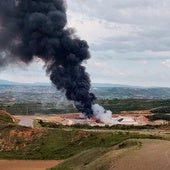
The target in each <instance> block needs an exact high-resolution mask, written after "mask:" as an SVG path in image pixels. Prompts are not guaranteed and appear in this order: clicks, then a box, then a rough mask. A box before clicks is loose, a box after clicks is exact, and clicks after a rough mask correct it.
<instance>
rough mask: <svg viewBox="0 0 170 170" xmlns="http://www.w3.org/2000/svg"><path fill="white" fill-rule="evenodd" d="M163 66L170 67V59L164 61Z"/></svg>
mask: <svg viewBox="0 0 170 170" xmlns="http://www.w3.org/2000/svg"><path fill="white" fill-rule="evenodd" d="M162 64H163V65H164V66H166V67H170V59H167V60H164V61H162Z"/></svg>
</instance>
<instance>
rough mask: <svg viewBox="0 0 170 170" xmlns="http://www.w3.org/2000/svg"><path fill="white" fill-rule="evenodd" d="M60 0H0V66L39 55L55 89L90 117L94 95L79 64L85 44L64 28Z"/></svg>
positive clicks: (86, 53) (84, 57)
mask: <svg viewBox="0 0 170 170" xmlns="http://www.w3.org/2000/svg"><path fill="white" fill-rule="evenodd" d="M66 24H67V18H66V5H65V1H64V0H18V1H15V0H1V1H0V68H1V69H2V68H3V67H4V66H6V65H8V64H12V63H22V62H23V63H30V62H31V61H32V60H33V58H34V57H38V58H41V59H42V60H43V61H44V62H45V65H46V69H47V73H48V74H49V75H50V79H51V81H52V82H53V83H54V84H55V86H56V88H57V89H58V90H61V89H64V90H65V92H66V97H67V98H68V99H69V100H73V101H74V102H75V106H76V107H77V109H78V111H80V112H82V113H84V114H85V115H87V116H92V114H93V111H92V103H93V101H94V99H95V96H94V95H93V94H92V93H89V90H90V79H89V76H88V74H87V73H86V71H85V67H83V66H82V65H81V64H82V62H83V61H84V60H87V59H89V58H90V54H89V51H88V44H87V42H86V41H84V40H80V39H79V38H77V37H76V36H75V34H74V31H73V29H70V28H67V25H66Z"/></svg>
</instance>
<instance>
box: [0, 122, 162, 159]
mask: <svg viewBox="0 0 170 170" xmlns="http://www.w3.org/2000/svg"><path fill="white" fill-rule="evenodd" d="M0 134H1V136H0V138H1V140H3V144H0V150H1V152H0V158H4V159H6V158H7V159H66V158H69V157H71V156H74V155H76V154H79V153H81V152H82V151H85V150H88V149H93V148H99V149H103V148H104V149H107V148H109V147H112V146H115V145H117V144H119V143H121V142H123V141H124V140H126V139H131V138H155V136H153V135H150V134H147V135H144V134H139V133H134V132H132V133H131V132H128V133H126V132H113V131H110V132H109V131H105V132H103V131H100V132H94V131H91V132H90V131H83V130H76V129H74V130H73V129H66V130H64V129H61V128H58V129H43V130H42V129H31V128H26V127H20V126H16V125H8V126H4V127H0ZM156 138H160V137H156ZM4 145H5V146H4ZM11 145H12V147H11ZM4 147H5V148H4ZM8 148H9V149H8Z"/></svg>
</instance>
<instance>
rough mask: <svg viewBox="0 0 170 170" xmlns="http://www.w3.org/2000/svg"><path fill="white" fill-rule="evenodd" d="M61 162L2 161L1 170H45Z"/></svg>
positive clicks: (0, 161) (0, 162)
mask: <svg viewBox="0 0 170 170" xmlns="http://www.w3.org/2000/svg"><path fill="white" fill-rule="evenodd" d="M60 162H61V161H57V160H50V161H48V160H43V161H39V160H38V161H31V160H0V169H1V170H45V169H46V168H51V167H53V166H55V165H57V164H59V163H60Z"/></svg>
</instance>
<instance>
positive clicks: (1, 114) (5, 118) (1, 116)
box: [0, 110, 15, 124]
mask: <svg viewBox="0 0 170 170" xmlns="http://www.w3.org/2000/svg"><path fill="white" fill-rule="evenodd" d="M14 122H15V119H14V118H13V117H12V116H11V115H10V114H9V113H7V112H6V111H4V110H0V124H8V123H14Z"/></svg>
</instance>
